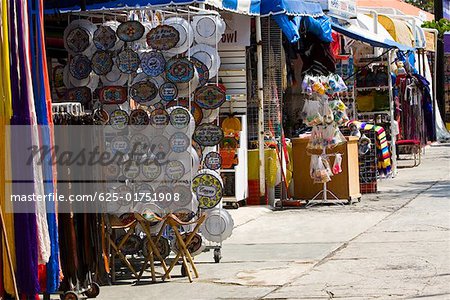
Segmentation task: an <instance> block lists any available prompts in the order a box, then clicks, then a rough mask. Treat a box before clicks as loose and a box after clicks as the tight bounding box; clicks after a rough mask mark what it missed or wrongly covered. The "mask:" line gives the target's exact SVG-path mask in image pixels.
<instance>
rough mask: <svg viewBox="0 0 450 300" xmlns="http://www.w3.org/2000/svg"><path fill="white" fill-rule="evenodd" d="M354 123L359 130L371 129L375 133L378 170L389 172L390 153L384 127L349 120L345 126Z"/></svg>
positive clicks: (384, 172)
mask: <svg viewBox="0 0 450 300" xmlns="http://www.w3.org/2000/svg"><path fill="white" fill-rule="evenodd" d="M351 124H355V125H356V127H357V128H358V129H359V130H373V131H375V132H376V134H377V141H378V142H377V143H376V144H377V149H378V151H377V156H378V171H379V172H381V173H383V174H385V175H387V174H389V173H390V172H391V153H390V151H389V145H388V142H387V138H386V132H385V131H384V128H383V127H381V126H378V125H373V124H368V123H366V122H359V121H354V120H352V121H349V122H348V123H347V126H349V127H350V125H351Z"/></svg>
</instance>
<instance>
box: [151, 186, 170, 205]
mask: <svg viewBox="0 0 450 300" xmlns="http://www.w3.org/2000/svg"><path fill="white" fill-rule="evenodd" d="M169 195H173V190H172V187H170V186H167V185H160V186H158V187H157V188H156V189H155V196H156V197H155V199H154V200H155V201H156V202H155V203H157V204H158V205H159V206H160V207H161V208H163V209H167V208H168V207H169V206H170V205H171V204H172V201H171V200H172V199H170V200H169V197H170V196H169Z"/></svg>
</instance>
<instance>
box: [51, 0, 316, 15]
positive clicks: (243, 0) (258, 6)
mask: <svg viewBox="0 0 450 300" xmlns="http://www.w3.org/2000/svg"><path fill="white" fill-rule="evenodd" d="M80 2H81V1H80V0H65V1H59V0H47V1H44V4H45V9H46V13H55V12H71V11H79V10H80ZM194 3H204V4H209V5H212V6H214V7H217V8H219V9H225V10H230V11H233V12H236V13H240V14H246V15H256V16H268V15H272V14H288V15H296V16H303V15H308V16H320V15H323V12H322V8H321V6H320V5H319V4H318V3H309V2H304V1H300V0H114V1H106V0H86V10H100V9H119V8H133V7H136V8H139V7H146V6H152V7H158V6H161V7H164V6H168V5H186V4H194Z"/></svg>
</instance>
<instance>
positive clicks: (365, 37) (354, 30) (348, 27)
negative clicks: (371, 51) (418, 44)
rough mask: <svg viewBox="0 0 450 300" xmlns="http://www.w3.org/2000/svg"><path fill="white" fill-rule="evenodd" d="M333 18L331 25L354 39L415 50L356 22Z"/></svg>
mask: <svg viewBox="0 0 450 300" xmlns="http://www.w3.org/2000/svg"><path fill="white" fill-rule="evenodd" d="M332 20H333V22H332V24H331V27H332V28H333V29H334V30H335V31H337V32H339V33H341V34H343V35H345V36H348V37H349V38H352V39H354V40H358V41H361V42H364V43H367V44H369V45H371V46H373V47H380V48H388V49H389V48H397V49H399V50H401V51H408V50H414V48H412V47H411V45H402V44H400V43H397V42H395V41H393V40H391V39H387V38H386V37H385V36H383V35H381V34H376V33H373V32H370V31H368V30H365V29H363V28H360V27H358V26H356V25H354V24H350V23H346V24H344V23H341V22H339V20H337V19H336V18H332Z"/></svg>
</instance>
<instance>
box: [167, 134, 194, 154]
mask: <svg viewBox="0 0 450 300" xmlns="http://www.w3.org/2000/svg"><path fill="white" fill-rule="evenodd" d="M190 141H191V140H190V139H189V137H188V136H187V135H186V134H184V133H183V132H175V133H174V134H173V135H172V136H171V137H170V147H171V148H172V151H173V152H175V153H183V152H185V151H186V150H187V149H188V147H189V145H190Z"/></svg>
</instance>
